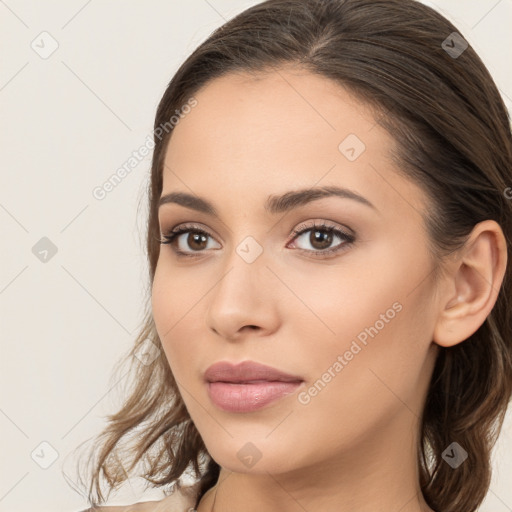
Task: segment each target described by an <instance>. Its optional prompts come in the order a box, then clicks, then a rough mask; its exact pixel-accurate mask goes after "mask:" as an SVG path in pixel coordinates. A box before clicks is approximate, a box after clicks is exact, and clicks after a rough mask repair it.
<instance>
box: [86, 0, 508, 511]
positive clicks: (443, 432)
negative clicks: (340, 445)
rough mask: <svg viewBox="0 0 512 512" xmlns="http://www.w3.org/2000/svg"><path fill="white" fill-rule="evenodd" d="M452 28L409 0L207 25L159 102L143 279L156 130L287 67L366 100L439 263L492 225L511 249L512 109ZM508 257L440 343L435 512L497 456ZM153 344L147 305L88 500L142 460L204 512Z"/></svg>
mask: <svg viewBox="0 0 512 512" xmlns="http://www.w3.org/2000/svg"><path fill="white" fill-rule="evenodd" d="M454 32H458V31H457V29H456V28H455V27H454V26H453V25H452V24H451V23H450V22H449V21H447V20H446V19H445V18H444V17H443V16H441V15H440V14H439V13H437V12H436V11H434V10H433V9H431V8H429V7H427V6H425V5H423V4H421V3H418V2H416V1H413V0H301V1H297V0H268V1H265V2H262V3H260V4H257V5H255V6H253V7H251V8H249V9H247V10H246V11H244V12H242V13H241V14H240V15H238V16H236V17H234V18H233V19H231V20H230V21H228V22H227V23H225V24H224V25H223V26H221V27H220V28H218V29H217V30H215V31H214V32H213V33H212V34H211V35H210V37H209V38H208V39H207V40H206V41H204V42H203V43H202V44H201V45H200V46H199V47H198V48H197V49H196V50H195V51H194V52H193V53H192V54H191V55H190V56H189V58H188V59H187V60H186V61H185V62H184V63H183V64H182V65H181V67H180V68H179V69H178V71H177V72H176V74H175V75H174V77H173V78H172V80H171V81H170V83H169V85H168V87H167V89H166V90H165V93H164V95H163V97H162V99H161V101H160V104H159V106H158V109H157V113H156V118H155V125H154V126H155V137H154V142H155V148H154V154H153V161H152V168H151V179H150V184H149V190H148V192H149V218H148V224H147V252H148V260H149V278H150V283H152V282H153V276H154V274H155V267H156V264H157V260H158V256H159V250H160V245H159V243H158V238H159V235H160V233H159V224H158V218H157V204H158V200H159V198H160V195H161V192H162V172H163V160H164V155H165V152H166V147H167V144H168V142H169V139H170V137H171V135H172V129H169V130H167V129H166V130H165V133H163V132H162V129H161V127H162V126H166V125H167V126H168V122H169V119H170V118H171V117H172V116H173V114H174V113H175V111H176V110H179V111H180V110H181V108H182V107H183V105H185V104H186V103H187V102H188V101H189V100H190V98H191V97H193V95H194V94H195V93H196V92H197V91H198V90H199V89H200V88H202V87H204V86H205V85H206V84H207V83H208V82H210V81H211V80H213V79H215V78H216V77H220V76H221V75H225V74H227V73H230V72H244V73H251V74H254V75H256V74H257V73H260V72H265V71H271V70H279V66H284V65H293V66H299V67H301V68H302V69H304V70H306V71H309V72H312V73H316V74H317V75H320V76H323V77H325V78H328V79H330V80H333V81H335V82H337V83H338V84H339V85H340V86H342V87H344V88H347V89H348V90H350V91H351V92H353V93H354V94H356V95H357V96H358V97H359V98H360V99H361V100H363V101H364V102H366V103H367V104H369V105H370V106H371V107H372V108H373V110H374V112H375V115H376V119H377V121H378V123H379V124H380V125H381V126H383V127H384V128H385V129H386V130H388V131H389V133H390V134H391V135H392V137H393V138H394V140H395V141H396V143H397V148H398V149H397V150H396V151H395V154H394V157H395V161H396V166H397V172H401V173H402V174H403V175H404V176H405V177H408V178H409V179H411V180H413V181H414V182H416V183H417V184H419V185H420V186H421V187H422V189H423V190H424V192H425V193H426V195H427V197H428V198H429V199H430V205H431V208H430V211H429V214H428V217H427V218H426V219H425V223H426V225H427V227H428V232H429V243H430V247H431V251H432V254H433V255H435V257H436V261H437V262H438V263H440V262H442V261H443V258H444V257H445V256H446V255H448V254H449V253H450V252H452V251H455V250H457V249H458V248H460V247H461V246H462V245H463V244H464V242H465V241H466V239H467V236H468V235H469V233H470V232H471V230H472V228H473V227H474V226H475V224H477V223H478V222H480V221H483V220H486V219H493V220H495V221H496V222H498V224H500V226H501V228H502V230H503V232H504V234H505V237H506V240H507V250H508V253H509V254H510V241H511V240H512V200H511V199H510V192H511V189H510V186H511V185H512V137H511V128H510V118H509V115H508V113H507V110H506V107H505V105H504V103H503V101H502V99H501V97H500V94H499V91H498V89H497V87H496V85H495V83H494V82H493V79H492V78H491V76H490V74H489V72H488V71H487V69H486V68H485V66H484V64H483V63H482V61H481V60H480V58H479V57H478V56H477V54H476V53H475V52H474V50H473V49H472V48H471V46H469V47H467V48H465V45H464V40H463V39H461V38H460V36H458V38H457V37H455V36H454V35H453V33H454ZM447 41H448V43H447ZM450 48H452V49H453V48H455V49H456V50H461V51H460V52H459V54H458V55H457V54H456V53H454V52H453V51H451V52H450V51H449V50H450ZM464 48H465V49H464ZM507 191H508V194H507ZM511 262H512V258H509V259H508V263H507V269H506V274H505V277H504V281H503V283H502V289H501V290H500V293H499V296H498V298H497V302H496V304H495V306H494V308H493V310H492V312H491V313H490V315H489V316H488V317H487V318H486V320H485V322H484V323H483V324H482V326H481V327H480V328H479V329H478V330H477V331H476V332H475V333H474V334H473V335H472V336H470V337H469V338H468V339H467V340H465V341H463V342H461V343H459V344H457V345H455V346H453V347H451V348H443V347H440V352H439V355H438V358H437V360H436V364H435V368H434V371H433V375H432V380H431V384H430V388H429V392H428V395H427V398H426V402H425V408H424V411H423V415H422V417H421V425H420V428H421V430H420V432H421V437H420V442H419V445H418V452H417V455H418V465H419V468H420V486H421V490H422V492H423V495H424V498H425V500H426V502H427V504H428V505H429V506H430V507H431V508H432V509H434V510H437V511H441V510H442V511H443V512H460V511H461V510H464V511H465V512H472V511H474V510H476V509H477V507H478V505H479V504H480V503H481V502H482V501H483V500H484V498H485V496H486V493H487V491H488V488H489V484H490V479H491V460H490V456H491V450H492V448H493V446H494V444H495V442H496V440H497V438H498V435H499V433H500V431H501V427H502V424H503V420H504V416H505V413H506V410H507V406H508V403H509V400H510V397H511V393H512V315H511V304H510V298H511V296H512V293H511V291H512V290H511ZM148 340H150V341H152V342H153V343H154V344H156V345H157V346H161V345H160V340H159V338H158V335H157V332H156V329H155V325H154V321H153V318H152V314H151V311H150V307H149V301H148V306H147V313H146V318H145V322H144V325H143V328H142V329H141V332H140V334H139V336H138V337H137V339H136V341H135V344H134V346H133V348H132V350H131V352H130V354H129V356H128V357H129V358H130V361H131V367H130V369H131V372H132V375H133V378H132V380H131V382H132V388H131V389H130V390H129V392H127V398H126V401H125V403H124V404H123V406H122V407H121V408H120V410H119V411H118V412H117V413H116V414H113V415H111V416H108V424H107V426H106V428H105V429H104V431H103V432H102V433H101V434H100V435H98V437H97V439H96V443H95V446H96V448H98V449H99V453H98V456H97V458H96V460H95V462H94V465H93V468H92V471H91V474H90V478H89V480H88V481H89V482H90V486H89V488H88V497H89V501H90V503H91V504H96V503H98V500H99V502H103V501H105V499H104V497H103V494H102V491H101V481H102V479H104V480H105V481H106V483H107V487H108V489H109V493H110V490H112V489H115V488H117V487H118V486H119V485H120V484H121V483H122V482H123V481H124V480H125V479H126V478H127V476H128V475H127V474H128V473H129V472H131V471H132V470H133V469H134V468H135V467H136V464H138V463H139V462H144V463H145V466H144V469H143V470H141V472H140V473H141V476H142V477H143V478H145V479H146V480H147V481H148V482H150V484H151V485H153V486H156V487H158V486H165V485H170V484H172V483H173V482H178V481H179V479H180V478H181V477H182V475H183V474H184V472H185V470H187V468H189V469H192V470H193V473H194V474H195V476H196V478H197V479H198V482H199V483H200V486H199V492H198V495H197V501H196V507H197V504H198V503H199V501H200V499H201V497H202V496H203V495H204V493H205V492H206V491H207V490H208V489H209V488H210V487H212V486H213V485H214V484H215V483H216V480H217V478H218V475H219V466H218V464H217V463H216V462H215V461H214V460H213V459H212V458H211V457H210V456H209V454H208V451H207V450H206V447H205V445H204V443H203V440H202V438H201V436H200V435H199V433H198V431H197V430H196V428H195V425H194V423H193V422H192V420H191V418H190V416H189V415H188V412H187V410H186V408H185V405H184V402H183V400H182V398H181V396H180V394H179V391H178V388H177V386H176V382H175V380H174V378H173V375H172V373H171V371H170V368H169V365H168V362H167V360H166V358H165V356H164V355H163V351H162V350H160V355H159V356H158V357H157V359H156V360H155V361H154V362H153V363H152V364H148V365H144V364H140V363H139V361H138V360H136V358H135V357H134V356H135V354H136V353H137V351H138V350H139V349H140V347H141V345H142V344H143V343H147V341H148ZM135 433H136V435H132V434H135ZM130 435H132V439H131V440H130V441H129V442H125V443H123V441H126V440H127V439H128V438H129V437H130ZM453 441H456V442H457V443H459V444H460V445H461V446H462V447H463V448H464V449H465V450H466V451H467V453H468V460H467V461H466V462H465V463H463V464H462V465H460V466H459V467H458V468H457V469H452V467H451V466H450V465H448V464H447V463H446V462H444V461H443V460H442V453H443V451H444V450H445V449H446V448H447V447H448V446H449V445H450V444H451V443H452V442H453ZM91 458H92V457H91ZM126 466H128V467H126ZM177 485H178V486H179V482H178V484H177Z"/></svg>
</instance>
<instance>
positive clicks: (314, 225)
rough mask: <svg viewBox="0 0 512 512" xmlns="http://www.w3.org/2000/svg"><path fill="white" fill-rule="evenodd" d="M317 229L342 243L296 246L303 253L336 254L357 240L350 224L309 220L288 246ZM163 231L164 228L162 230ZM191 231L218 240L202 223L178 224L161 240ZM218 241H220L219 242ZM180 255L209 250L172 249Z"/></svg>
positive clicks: (169, 241)
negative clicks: (326, 247)
mask: <svg viewBox="0 0 512 512" xmlns="http://www.w3.org/2000/svg"><path fill="white" fill-rule="evenodd" d="M312 230H317V231H326V232H331V233H334V234H335V236H337V237H338V238H341V239H342V243H340V244H338V245H336V246H334V247H332V248H328V249H321V250H317V251H315V250H311V249H301V248H300V247H299V248H296V249H295V250H298V251H299V252H302V253H307V254H310V255H313V257H316V258H321V257H324V258H326V257H328V256H327V255H329V254H336V253H338V252H342V251H343V250H344V249H345V248H346V247H348V246H350V245H352V244H353V243H354V242H355V240H356V233H355V231H354V230H352V229H351V228H350V227H348V226H343V225H339V224H337V223H336V224H335V223H332V221H328V220H318V219H316V220H309V221H307V222H303V223H302V224H299V225H298V226H297V227H295V228H294V229H293V230H292V233H291V236H292V238H291V240H289V241H288V242H287V244H286V246H288V245H289V244H290V243H291V242H293V241H295V240H296V239H297V238H298V237H299V236H301V235H303V234H304V233H305V232H308V231H312ZM161 231H163V230H161ZM187 232H188V233H189V232H195V233H201V234H204V235H206V236H208V237H210V238H212V239H214V240H215V241H217V240H216V237H215V236H214V235H213V234H212V233H211V232H210V231H209V230H208V229H207V228H204V227H202V226H201V225H200V224H197V223H186V222H185V223H182V224H178V225H176V226H175V227H173V228H172V229H171V230H168V231H166V233H165V234H161V238H160V239H159V242H160V243H161V244H169V245H171V244H172V243H174V241H175V240H176V239H177V238H178V237H179V236H181V235H183V234H185V233H187ZM217 243H218V242H217ZM172 250H173V251H174V252H175V253H176V254H177V255H178V256H180V257H181V256H184V257H187V256H188V257H201V256H202V254H201V253H205V252H207V250H202V251H195V253H194V251H191V252H189V251H181V250H179V249H174V248H173V249H172ZM210 250H211V249H210Z"/></svg>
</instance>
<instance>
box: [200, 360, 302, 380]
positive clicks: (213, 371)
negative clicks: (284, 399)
mask: <svg viewBox="0 0 512 512" xmlns="http://www.w3.org/2000/svg"><path fill="white" fill-rule="evenodd" d="M204 378H205V380H206V381H207V382H251V381H269V382H270V381H281V382H301V381H302V380H303V379H301V378H300V377H298V376H296V375H290V374H289V373H285V372H282V371H281V370H277V369H276V368H272V367H271V366H266V365H263V364H260V363H256V362H254V361H242V362H241V363H238V364H232V363H229V362H228V361H220V362H218V363H215V364H212V365H211V366H210V367H208V369H207V370H206V372H205V373H204Z"/></svg>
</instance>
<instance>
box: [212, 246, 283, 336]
mask: <svg viewBox="0 0 512 512" xmlns="http://www.w3.org/2000/svg"><path fill="white" fill-rule="evenodd" d="M266 263H267V261H266V258H265V257H264V253H263V254H261V255H260V256H259V257H258V258H257V259H256V260H255V261H253V262H251V263H248V262H247V261H245V260H244V259H243V258H242V257H240V256H239V255H238V254H237V253H236V251H235V250H233V254H232V255H231V256H230V257H229V258H226V261H225V264H224V266H223V269H224V271H223V272H222V274H221V278H220V279H219V281H218V282H217V284H216V285H214V287H213V289H212V291H211V292H210V293H209V294H208V296H207V297H206V300H208V301H209V302H208V308H207V313H206V322H207V325H208V326H209V328H210V329H211V330H213V331H214V332H215V333H216V334H218V335H219V336H222V337H223V338H225V339H227V340H232V341H235V340H239V339H240V338H241V337H243V336H245V334H246V333H253V334H255V333H257V334H258V336H263V335H265V334H268V333H269V332H272V331H274V330H275V329H276V328H277V325H278V317H279V314H278V304H279V302H278V295H277V294H278V290H277V286H276V285H277V284H278V282H276V281H277V279H276V278H275V276H274V274H273V273H272V272H271V271H270V270H269V269H268V268H267V266H266Z"/></svg>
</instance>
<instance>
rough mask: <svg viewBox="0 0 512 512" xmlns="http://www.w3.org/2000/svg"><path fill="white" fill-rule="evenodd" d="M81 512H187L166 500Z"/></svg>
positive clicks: (89, 509)
mask: <svg viewBox="0 0 512 512" xmlns="http://www.w3.org/2000/svg"><path fill="white" fill-rule="evenodd" d="M81 512H188V511H187V509H182V508H178V506H177V505H176V504H175V502H173V503H168V500H167V498H165V499H163V500H160V501H141V502H139V503H134V504H133V505H117V506H103V507H96V508H88V509H87V510H83V511H81Z"/></svg>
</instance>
